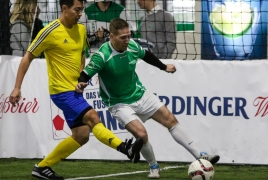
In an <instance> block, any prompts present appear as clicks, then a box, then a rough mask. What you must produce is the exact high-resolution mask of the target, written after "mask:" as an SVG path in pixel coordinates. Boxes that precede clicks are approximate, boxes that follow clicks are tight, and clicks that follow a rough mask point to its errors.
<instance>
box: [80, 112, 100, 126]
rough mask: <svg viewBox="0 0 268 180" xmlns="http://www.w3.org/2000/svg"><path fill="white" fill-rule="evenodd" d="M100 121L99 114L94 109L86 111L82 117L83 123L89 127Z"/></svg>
mask: <svg viewBox="0 0 268 180" xmlns="http://www.w3.org/2000/svg"><path fill="white" fill-rule="evenodd" d="M100 122H101V120H100V118H99V115H98V113H97V112H96V111H95V110H94V109H91V110H90V111H88V112H87V113H86V114H85V115H84V117H83V123H85V124H87V125H88V126H89V127H90V128H93V127H94V126H95V125H96V124H98V123H100Z"/></svg>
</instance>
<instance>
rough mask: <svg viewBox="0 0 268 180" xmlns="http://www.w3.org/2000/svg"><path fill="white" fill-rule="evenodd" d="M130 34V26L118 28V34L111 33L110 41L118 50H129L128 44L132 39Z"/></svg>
mask: <svg viewBox="0 0 268 180" xmlns="http://www.w3.org/2000/svg"><path fill="white" fill-rule="evenodd" d="M130 35H131V33H130V30H129V28H124V29H121V30H118V34H117V35H115V34H113V33H111V34H110V38H111V40H110V41H111V43H112V45H113V48H114V49H115V50H116V51H118V52H124V51H125V50H127V46H128V43H129V40H130Z"/></svg>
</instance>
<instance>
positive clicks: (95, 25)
mask: <svg viewBox="0 0 268 180" xmlns="http://www.w3.org/2000/svg"><path fill="white" fill-rule="evenodd" d="M115 18H121V19H124V20H126V21H127V22H128V24H129V28H130V30H132V25H131V22H130V15H129V13H128V12H127V11H126V9H125V7H124V6H122V5H120V4H117V3H115V2H111V4H110V6H109V7H108V9H107V10H106V11H101V10H100V9H99V7H98V6H97V3H93V4H91V5H90V6H88V7H87V8H86V9H85V15H83V16H82V17H81V19H80V21H81V22H82V23H85V25H86V27H87V31H88V34H93V33H94V32H96V31H97V30H98V29H99V28H101V27H103V28H105V29H107V30H109V25H110V21H111V20H112V19H115Z"/></svg>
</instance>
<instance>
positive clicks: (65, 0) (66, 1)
mask: <svg viewBox="0 0 268 180" xmlns="http://www.w3.org/2000/svg"><path fill="white" fill-rule="evenodd" d="M74 1H75V0H60V7H62V6H63V5H66V6H67V7H68V8H70V7H72V6H73V5H74ZM78 1H81V2H86V0H78Z"/></svg>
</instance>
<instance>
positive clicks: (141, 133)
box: [137, 129, 148, 143]
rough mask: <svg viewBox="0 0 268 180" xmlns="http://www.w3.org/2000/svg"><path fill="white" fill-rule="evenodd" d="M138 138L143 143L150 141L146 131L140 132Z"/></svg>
mask: <svg viewBox="0 0 268 180" xmlns="http://www.w3.org/2000/svg"><path fill="white" fill-rule="evenodd" d="M137 138H141V139H142V140H143V143H146V142H147V141H148V134H147V131H146V129H144V130H140V131H138V132H137Z"/></svg>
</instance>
